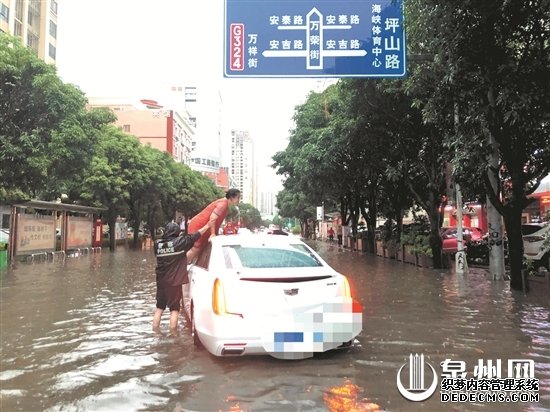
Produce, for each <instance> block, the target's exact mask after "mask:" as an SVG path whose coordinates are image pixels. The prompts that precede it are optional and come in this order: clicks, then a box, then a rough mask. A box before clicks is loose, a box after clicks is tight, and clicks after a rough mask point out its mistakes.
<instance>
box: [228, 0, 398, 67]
mask: <svg viewBox="0 0 550 412" xmlns="http://www.w3.org/2000/svg"><path fill="white" fill-rule="evenodd" d="M224 40H225V43H224V45H225V47H224V53H225V55H224V75H225V76H226V77H403V76H405V74H406V64H405V56H406V54H405V49H406V48H405V32H404V28H403V4H402V0H317V1H315V0H293V1H288V2H287V1H278V0H225V37H224Z"/></svg>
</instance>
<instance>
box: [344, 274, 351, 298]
mask: <svg viewBox="0 0 550 412" xmlns="http://www.w3.org/2000/svg"><path fill="white" fill-rule="evenodd" d="M342 286H343V288H342V289H343V290H342V294H343V295H344V296H345V297H347V298H351V288H350V286H349V281H348V278H347V277H345V276H344V284H343V285H342Z"/></svg>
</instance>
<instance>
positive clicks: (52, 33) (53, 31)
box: [50, 21, 57, 39]
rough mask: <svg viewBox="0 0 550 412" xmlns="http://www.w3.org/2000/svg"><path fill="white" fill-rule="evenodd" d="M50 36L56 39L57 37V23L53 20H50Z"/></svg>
mask: <svg viewBox="0 0 550 412" xmlns="http://www.w3.org/2000/svg"><path fill="white" fill-rule="evenodd" d="M50 36H52V37H53V38H54V39H57V24H55V23H54V22H53V21H50Z"/></svg>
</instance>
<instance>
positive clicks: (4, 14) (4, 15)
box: [0, 3, 10, 21]
mask: <svg viewBox="0 0 550 412" xmlns="http://www.w3.org/2000/svg"><path fill="white" fill-rule="evenodd" d="M0 19H1V20H4V21H9V19H10V9H9V8H8V6H6V5H5V4H4V3H0Z"/></svg>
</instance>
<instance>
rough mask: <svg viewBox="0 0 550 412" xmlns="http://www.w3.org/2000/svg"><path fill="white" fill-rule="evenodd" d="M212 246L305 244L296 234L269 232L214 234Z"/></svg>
mask: <svg viewBox="0 0 550 412" xmlns="http://www.w3.org/2000/svg"><path fill="white" fill-rule="evenodd" d="M210 241H211V242H212V246H216V247H219V246H228V245H264V244H270V245H281V246H284V245H289V244H304V242H302V240H301V239H300V238H299V237H296V236H273V235H268V234H254V235H244V236H239V235H238V234H237V235H231V236H224V235H219V236H214V237H213V238H212V239H210Z"/></svg>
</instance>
